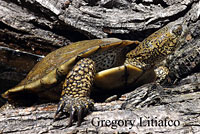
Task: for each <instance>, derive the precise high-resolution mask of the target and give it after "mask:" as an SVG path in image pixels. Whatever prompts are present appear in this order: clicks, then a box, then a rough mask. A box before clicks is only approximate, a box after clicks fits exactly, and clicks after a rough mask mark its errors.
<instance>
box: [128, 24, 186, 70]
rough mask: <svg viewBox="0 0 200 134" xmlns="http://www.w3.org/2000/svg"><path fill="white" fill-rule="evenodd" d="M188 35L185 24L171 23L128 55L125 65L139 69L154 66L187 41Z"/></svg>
mask: <svg viewBox="0 0 200 134" xmlns="http://www.w3.org/2000/svg"><path fill="white" fill-rule="evenodd" d="M187 33H188V30H187V26H186V23H185V22H172V23H169V24H168V25H166V26H165V27H163V28H161V29H159V30H158V31H156V32H154V33H153V34H151V35H150V36H149V37H147V38H146V39H144V40H143V41H142V42H141V43H140V44H139V45H138V46H137V47H136V48H135V49H134V50H132V51H130V52H129V53H127V55H126V61H125V63H127V64H132V65H134V66H137V67H139V68H146V67H147V66H149V67H151V66H154V65H155V64H156V63H158V62H160V61H162V60H163V59H164V58H165V57H166V56H167V55H169V54H171V53H173V52H174V51H175V50H176V49H177V48H178V47H179V46H180V45H181V44H182V43H183V42H184V41H185V37H186V35H187Z"/></svg>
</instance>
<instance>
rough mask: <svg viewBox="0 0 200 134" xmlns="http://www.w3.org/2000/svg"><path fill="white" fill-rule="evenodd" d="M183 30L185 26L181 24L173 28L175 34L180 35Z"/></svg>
mask: <svg viewBox="0 0 200 134" xmlns="http://www.w3.org/2000/svg"><path fill="white" fill-rule="evenodd" d="M182 31H183V27H182V26H181V25H176V26H175V27H174V28H173V29H172V33H174V34H175V35H178V36H180V35H181V34H182Z"/></svg>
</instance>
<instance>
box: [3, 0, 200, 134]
mask: <svg viewBox="0 0 200 134" xmlns="http://www.w3.org/2000/svg"><path fill="white" fill-rule="evenodd" d="M199 18H200V1H199V0H183V1H182V0H160V1H157V0H142V1H138V0H105V1H100V0H1V1H0V68H1V70H0V89H1V90H0V93H2V92H3V91H5V90H7V89H9V88H10V87H12V86H14V85H16V84H17V83H18V82H19V81H21V80H22V79H23V78H24V77H25V76H26V74H27V73H28V72H29V71H30V70H31V69H32V67H33V66H34V65H35V64H36V63H37V62H38V61H39V60H40V59H41V58H43V57H44V56H45V55H46V54H48V53H49V52H51V51H53V50H55V49H57V48H59V47H62V46H64V45H68V44H70V43H71V42H75V41H80V40H84V39H93V38H105V37H118V38H120V39H129V40H139V41H142V40H143V39H144V38H145V37H147V36H148V35H150V34H151V33H153V32H154V31H156V30H158V29H159V28H161V27H162V26H164V25H166V24H168V23H169V22H172V21H180V20H181V19H183V20H185V21H187V22H188V28H189V31H190V35H188V37H187V39H186V43H185V44H183V45H182V46H181V47H180V48H179V49H178V50H177V51H176V52H175V53H174V54H172V55H170V56H168V57H167V59H166V60H165V61H163V62H162V63H161V64H164V65H165V66H167V67H168V68H169V70H170V73H169V75H168V77H167V78H166V79H165V80H164V81H163V82H162V83H155V82H154V83H150V84H146V85H143V86H141V87H138V88H136V89H133V90H132V91H131V92H129V93H126V94H123V95H122V96H121V97H120V98H119V99H118V100H115V101H112V102H107V103H105V102H104V103H95V110H94V111H93V112H92V113H91V114H89V115H88V116H86V117H85V118H84V121H83V122H82V125H81V126H80V127H76V122H75V123H73V126H72V127H70V128H67V122H68V120H69V119H68V118H63V119H61V120H59V121H55V122H53V116H54V113H55V110H56V105H57V104H55V103H48V104H38V105H34V106H31V107H23V108H22V107H18V108H10V107H9V108H4V109H3V110H1V113H0V132H2V133H72V132H73V133H114V132H116V133H117V132H118V133H138V134H140V133H166V134H168V133H169V134H170V133H171V134H174V133H200V116H199V115H200V72H199V67H200V64H199V63H200V58H199V57H200V56H199V55H200V36H199V35H200V20H199ZM0 101H1V98H0ZM98 119H100V120H101V121H99V122H98ZM103 120H105V121H103ZM130 120H131V121H132V124H133V125H131V121H130ZM134 121H135V122H134ZM156 121H157V124H156ZM152 122H153V124H152ZM159 122H164V123H168V124H162V123H161V124H160V126H159V125H158V123H159ZM169 122H170V123H171V122H173V123H175V124H173V125H172V126H170V124H169ZM98 123H99V124H98ZM106 123H107V124H106ZM106 125H107V126H106ZM145 125H146V126H145Z"/></svg>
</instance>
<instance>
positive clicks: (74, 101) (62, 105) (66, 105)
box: [54, 96, 94, 127]
mask: <svg viewBox="0 0 200 134" xmlns="http://www.w3.org/2000/svg"><path fill="white" fill-rule="evenodd" d="M93 105H94V102H93V100H92V99H89V98H87V97H81V98H80V97H79V98H73V97H71V96H63V97H62V98H61V100H60V102H59V104H58V108H57V111H56V113H55V116H54V121H56V120H57V119H58V118H60V117H61V116H62V115H63V114H66V113H68V114H69V123H68V125H67V127H70V126H72V123H73V120H74V115H77V119H78V122H77V126H80V125H81V121H82V115H83V114H86V113H88V112H89V111H90V110H91V109H92V108H93Z"/></svg>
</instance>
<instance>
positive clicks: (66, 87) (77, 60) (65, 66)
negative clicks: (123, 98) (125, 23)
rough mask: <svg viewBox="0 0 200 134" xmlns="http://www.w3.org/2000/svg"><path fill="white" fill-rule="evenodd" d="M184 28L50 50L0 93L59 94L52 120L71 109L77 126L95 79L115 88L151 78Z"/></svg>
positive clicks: (87, 107)
mask: <svg viewBox="0 0 200 134" xmlns="http://www.w3.org/2000/svg"><path fill="white" fill-rule="evenodd" d="M185 29H186V28H185V26H184V25H183V24H181V23H176V22H174V23H170V24H168V25H167V26H165V27H163V28H162V29H160V30H158V31H156V32H155V33H153V34H152V35H150V36H149V37H147V38H146V39H144V41H143V42H141V43H140V42H138V41H129V40H120V39H116V38H106V39H97V40H87V41H80V42H76V43H72V44H71V45H68V46H65V47H62V48H60V49H58V50H56V51H54V52H51V53H50V54H48V55H47V56H46V57H45V58H44V59H42V60H41V61H40V62H39V63H38V64H36V66H35V67H34V68H33V69H32V70H31V71H30V72H29V74H28V75H27V77H26V78H25V79H24V80H23V81H22V82H21V83H19V84H18V85H17V86H16V87H14V88H12V89H10V90H8V91H6V92H5V93H4V94H3V95H2V96H3V97H4V98H8V100H14V99H16V98H17V97H16V96H17V95H18V94H20V93H26V92H29V93H34V94H36V95H38V96H39V97H40V98H47V99H51V100H57V99H59V98H60V102H59V104H58V109H57V111H56V114H55V117H54V119H57V118H58V117H60V115H61V114H63V113H69V114H70V121H69V126H71V125H72V120H73V118H74V114H77V115H78V125H80V123H81V116H82V114H83V113H86V112H87V111H88V110H90V109H91V108H93V104H94V103H93V100H91V99H90V92H91V89H92V87H93V85H94V84H95V86H96V87H100V88H102V89H116V88H121V87H124V86H127V85H131V86H135V85H137V84H138V85H141V84H144V83H148V82H151V81H153V80H154V79H155V73H154V71H153V70H154V66H155V65H156V64H157V63H158V62H160V61H161V60H163V59H164V58H165V57H166V56H167V55H169V54H171V53H172V52H174V51H175V49H176V48H177V47H178V46H179V45H180V44H181V43H182V42H183V40H184V37H185V34H186V31H185ZM149 76H150V77H149ZM61 84H63V86H62V88H58V87H59V85H61ZM61 90H62V91H61ZM57 91H58V92H57ZM104 91H105V90H104ZM55 92H56V93H55ZM61 92H62V93H61ZM60 94H61V97H60Z"/></svg>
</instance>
